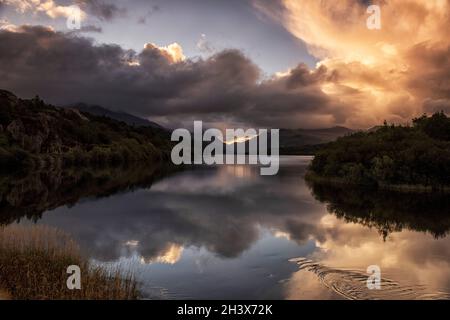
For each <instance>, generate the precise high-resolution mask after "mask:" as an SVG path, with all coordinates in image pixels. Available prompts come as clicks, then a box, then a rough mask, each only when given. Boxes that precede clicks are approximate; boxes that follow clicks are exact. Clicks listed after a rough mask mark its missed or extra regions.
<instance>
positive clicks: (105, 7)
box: [77, 0, 127, 21]
mask: <svg viewBox="0 0 450 320" xmlns="http://www.w3.org/2000/svg"><path fill="white" fill-rule="evenodd" d="M77 3H78V4H79V5H80V7H81V8H83V9H85V10H86V12H87V13H88V14H91V15H94V16H96V17H97V18H99V19H100V20H108V21H109V20H112V19H114V18H117V17H123V16H125V15H126V13H127V10H126V8H124V7H119V6H117V5H116V4H114V3H110V2H107V1H102V0H77Z"/></svg>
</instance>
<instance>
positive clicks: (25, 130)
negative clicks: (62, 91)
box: [0, 90, 171, 170]
mask: <svg viewBox="0 0 450 320" xmlns="http://www.w3.org/2000/svg"><path fill="white" fill-rule="evenodd" d="M169 138H170V137H169V136H168V134H167V135H165V134H163V133H161V131H160V130H155V128H152V127H132V126H129V125H127V124H126V123H124V122H119V121H116V120H113V119H110V118H107V117H101V116H95V115H92V114H90V113H86V112H80V111H78V110H76V109H68V108H59V107H55V106H52V105H49V104H46V103H44V102H43V101H42V100H41V99H39V98H38V97H36V98H34V99H31V100H23V99H19V98H18V97H16V96H15V95H14V94H12V93H11V92H8V91H5V90H0V164H1V168H2V170H10V169H12V168H14V169H17V168H24V167H25V168H34V167H47V166H87V165H96V166H99V165H101V166H102V165H118V164H127V163H130V162H135V161H140V162H154V161H159V160H161V159H167V158H168V156H169V154H170V148H171V144H170V141H169Z"/></svg>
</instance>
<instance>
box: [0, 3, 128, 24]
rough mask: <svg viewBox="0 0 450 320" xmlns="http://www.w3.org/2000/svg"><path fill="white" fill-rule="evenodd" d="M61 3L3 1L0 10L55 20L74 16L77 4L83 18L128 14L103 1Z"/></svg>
mask: <svg viewBox="0 0 450 320" xmlns="http://www.w3.org/2000/svg"><path fill="white" fill-rule="evenodd" d="M60 2H61V1H54V0H1V1H0V10H2V8H3V7H6V6H9V7H12V8H14V9H15V10H16V11H17V12H19V13H22V14H24V13H27V12H31V13H43V14H46V15H47V16H48V17H50V18H52V19H55V18H61V17H63V18H67V17H70V16H71V15H72V14H73V8H72V6H73V5H75V4H76V5H78V6H79V8H80V9H81V15H82V17H83V18H84V17H86V16H87V15H88V14H89V15H92V16H94V17H97V18H98V19H100V20H112V19H114V18H116V17H120V16H124V15H125V14H126V9H125V8H120V7H118V6H117V5H116V4H114V3H110V2H107V1H102V0H76V1H74V2H73V3H67V2H65V4H62V3H60Z"/></svg>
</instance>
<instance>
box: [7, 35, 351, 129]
mask: <svg viewBox="0 0 450 320" xmlns="http://www.w3.org/2000/svg"><path fill="white" fill-rule="evenodd" d="M13 31H14V32H10V31H8V30H3V31H0V44H1V46H2V48H4V49H3V50H2V51H1V52H0V87H2V88H5V89H9V90H12V91H13V92H16V93H17V94H18V95H20V96H24V97H30V96H33V95H35V94H39V95H40V96H41V97H43V98H44V99H46V100H48V101H50V102H52V103H54V104H68V103H74V102H79V101H85V102H87V103H93V104H100V105H103V106H105V107H109V108H111V109H120V110H123V111H127V112H131V113H134V114H136V115H140V116H145V117H150V118H153V119H155V120H157V121H160V122H161V123H163V124H166V125H172V126H179V125H182V124H187V123H189V124H192V120H194V119H201V120H203V121H207V122H210V123H216V124H217V123H221V124H236V123H238V124H243V125H257V126H274V127H286V126H289V127H299V126H329V125H333V124H335V123H345V120H346V116H345V113H346V112H350V110H351V107H348V106H347V107H346V108H344V107H343V106H341V104H340V103H339V101H333V100H332V99H330V98H329V97H328V96H327V95H326V94H325V93H324V92H323V91H322V90H321V83H322V82H323V81H325V80H326V79H327V78H329V77H330V75H329V74H328V72H327V70H326V67H321V68H318V69H316V70H313V71H310V70H308V68H307V67H306V66H305V65H303V64H300V65H299V66H298V67H296V68H294V69H292V70H290V71H289V72H287V73H285V74H283V75H282V76H275V77H272V78H269V79H265V80H262V78H261V72H260V70H259V68H258V67H257V66H256V65H255V64H253V63H252V61H250V60H249V59H248V58H247V57H245V56H244V55H243V54H242V53H241V52H239V51H236V50H225V51H222V52H218V53H217V54H215V55H213V56H211V57H210V58H208V59H199V58H198V59H195V60H192V59H186V58H185V56H184V54H183V51H182V48H181V47H180V46H179V45H178V44H176V43H174V44H171V45H168V46H165V47H158V46H157V45H155V44H146V45H145V47H144V49H143V50H142V51H141V52H138V53H137V52H134V51H130V50H125V49H123V48H121V47H120V46H118V45H105V44H103V45H96V44H94V43H93V41H92V40H90V39H88V38H84V37H80V36H76V35H75V34H68V33H61V32H55V31H53V30H52V29H49V28H44V27H32V26H21V27H16V28H15V29H14V30H13ZM344 110H345V112H344ZM180 122H183V123H180Z"/></svg>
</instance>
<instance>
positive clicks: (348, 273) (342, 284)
mask: <svg viewBox="0 0 450 320" xmlns="http://www.w3.org/2000/svg"><path fill="white" fill-rule="evenodd" d="M289 261H291V262H295V263H297V264H298V266H299V269H300V270H306V271H309V272H312V273H314V274H315V275H316V276H317V277H318V279H319V281H320V282H321V283H322V284H323V285H324V286H325V287H327V288H328V289H330V290H332V291H334V292H335V293H337V294H339V295H341V296H343V297H344V298H347V299H351V300H436V299H438V300H439V299H450V293H447V292H443V291H431V290H429V289H428V288H427V287H426V286H423V285H402V284H400V283H398V282H396V281H394V280H392V279H388V278H382V279H381V289H379V290H370V289H369V288H368V287H367V279H368V274H367V273H366V272H365V271H360V270H349V269H336V268H330V267H327V266H324V265H322V264H320V263H317V262H314V261H312V260H309V259H306V258H295V259H291V260H289Z"/></svg>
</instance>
